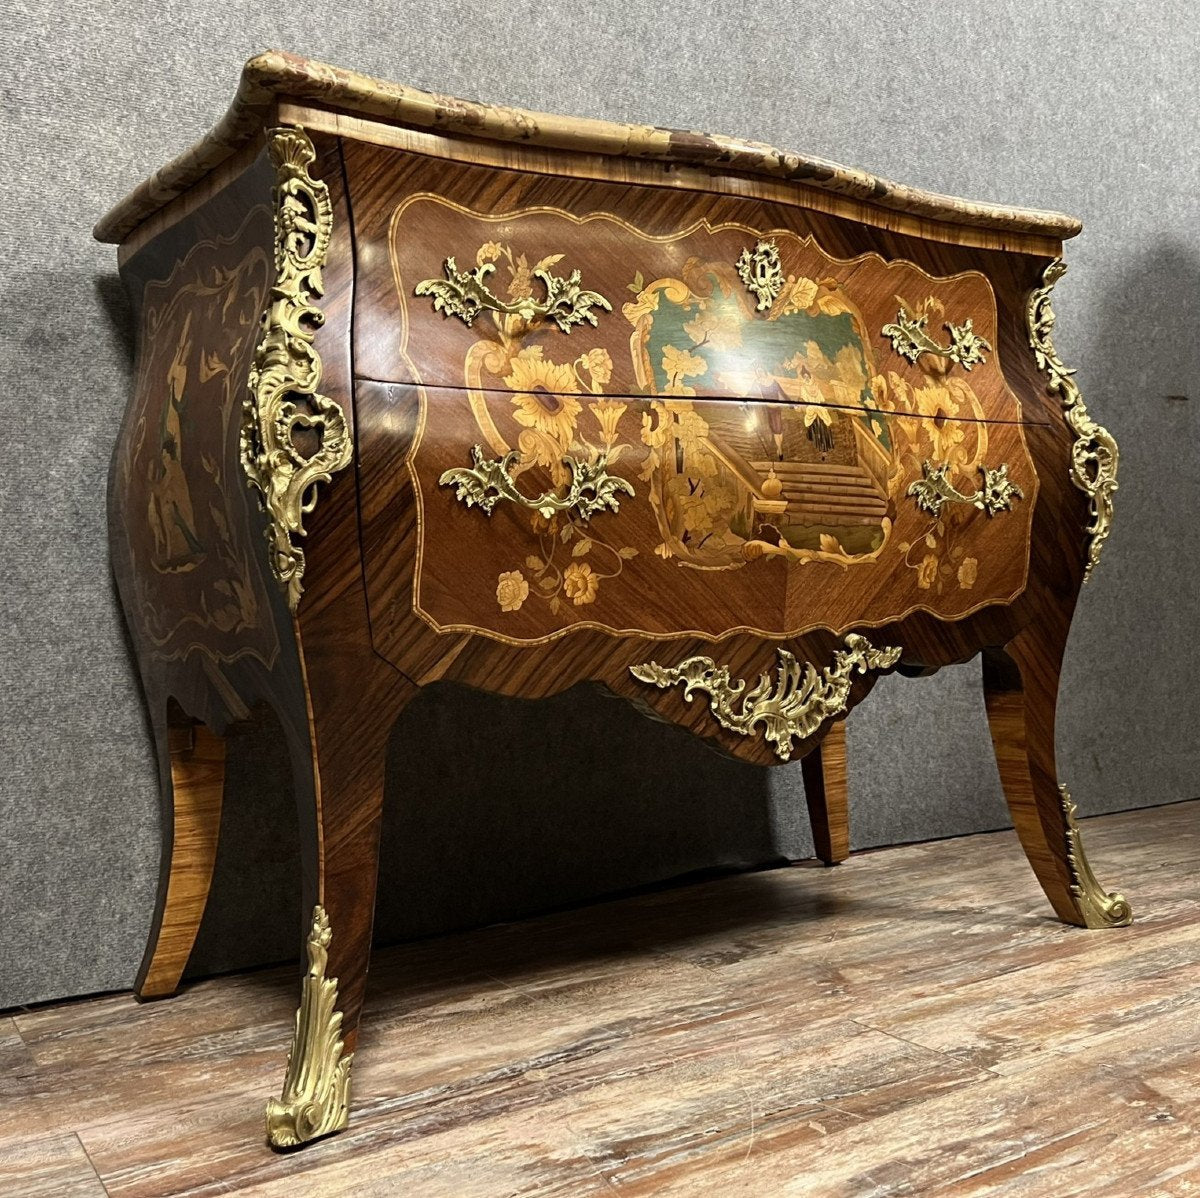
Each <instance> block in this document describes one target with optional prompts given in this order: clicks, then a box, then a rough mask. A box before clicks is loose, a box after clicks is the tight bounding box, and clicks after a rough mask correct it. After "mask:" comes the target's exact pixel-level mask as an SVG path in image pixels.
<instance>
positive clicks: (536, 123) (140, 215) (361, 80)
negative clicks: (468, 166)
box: [93, 50, 1082, 243]
mask: <svg viewBox="0 0 1200 1198" xmlns="http://www.w3.org/2000/svg"><path fill="white" fill-rule="evenodd" d="M277 97H287V98H291V99H294V100H299V101H304V102H308V103H312V104H316V105H320V106H325V107H330V108H336V109H338V110H341V111H343V112H350V113H353V114H356V115H359V116H364V117H370V118H373V119H376V120H383V121H388V122H392V123H394V124H398V125H404V126H408V127H410V128H415V129H425V130H433V131H437V132H448V133H454V134H458V135H469V136H473V137H477V138H480V139H484V140H489V141H500V142H519V143H521V144H522V145H534V146H545V147H549V148H555V149H563V150H575V151H582V152H586V153H592V154H608V155H612V156H615V157H624V158H638V159H649V160H653V161H659V162H672V163H679V164H685V165H689V166H695V167H701V168H703V167H707V168H710V169H713V170H720V171H722V172H736V173H740V174H744V175H749V176H761V177H764V178H770V179H780V180H793V181H796V182H799V183H803V184H804V185H805V186H806V187H810V188H817V189H819V190H823V191H829V192H834V193H836V194H838V195H842V196H847V197H850V198H852V199H856V200H861V201H865V202H867V203H870V204H873V205H876V206H878V207H881V208H886V209H891V210H894V211H898V212H903V213H906V214H908V215H910V216H915V217H919V218H927V219H934V220H939V221H945V222H947V223H950V224H956V225H970V226H975V227H982V228H989V229H996V230H1006V231H1013V232H1023V233H1037V234H1041V235H1043V236H1049V237H1055V238H1059V239H1065V238H1068V237H1073V236H1075V234H1076V233H1078V232H1079V231H1080V229H1081V228H1082V225H1081V223H1080V222H1079V221H1078V220H1076V219H1075V218H1074V217H1070V216H1064V215H1063V214H1061V213H1057V212H1038V211H1034V210H1030V209H1023V208H1007V207H1003V206H1000V205H996V204H984V203H976V202H973V201H970V200H962V199H957V198H955V197H952V196H943V195H937V194H935V193H933V192H927V191H921V190H919V189H917V188H914V187H906V186H904V185H903V184H900V183H891V182H889V181H888V180H886V179H880V178H878V177H877V176H875V175H871V174H868V173H867V172H866V171H861V170H855V169H853V168H851V167H845V166H840V165H838V164H837V163H835V162H828V161H825V160H824V159H820V158H810V157H807V156H805V155H802V154H797V153H794V152H792V151H790V150H779V149H776V148H775V147H773V146H769V145H764V144H762V143H759V142H753V141H743V140H741V139H739V138H729V137H720V136H717V135H715V134H710V133H692V132H687V131H684V130H679V129H660V128H656V127H655V126H652V125H630V124H621V123H618V122H613V121H600V120H592V119H588V118H582V117H566V116H556V115H552V114H549V113H542V112H533V111H529V110H526V109H522V108H507V107H504V106H502V105H498V104H482V103H478V102H475V101H471V100H460V99H456V98H454V97H452V96H441V95H437V94H435V93H433V92H425V91H420V90H418V89H417V88H412V87H404V86H402V85H401V84H398V83H389V82H387V81H385V80H381V79H373V78H371V77H370V76H368V75H361V74H359V73H358V72H356V71H346V70H342V69H341V68H340V67H334V66H329V65H328V64H327V63H323V62H317V61H315V60H314V59H309V58H301V57H299V56H298V55H295V54H288V53H285V52H283V51H279V50H269V51H267V52H266V53H263V54H259V55H257V56H256V57H254V58H252V59H250V61H249V62H247V63H246V65H245V66H244V67H243V68H242V77H241V81H240V83H239V85H238V89H237V93H236V95H235V96H234V98H233V102H232V104H231V105H230V107H229V110H228V112H226V114H225V116H224V117H223V118H222V119H221V120H220V122H219V123H218V124H217V125H216V126H215V127H214V128H213V129H212V130H211V131H210V132H209V133H208V135H207V136H206V137H204V138H203V139H202V140H201V141H200V142H198V143H197V144H196V145H194V146H193V147H192V148H191V149H190V150H188V151H187V152H186V153H184V154H182V155H180V156H179V157H178V158H176V159H174V160H173V161H171V162H169V163H167V164H166V165H165V166H163V167H161V168H160V169H159V170H157V171H155V173H154V174H153V175H151V176H150V177H149V178H148V179H146V180H145V181H144V182H143V183H141V184H139V185H138V186H137V187H136V188H134V190H133V191H132V192H130V193H129V195H127V196H126V197H125V199H123V200H122V201H121V202H120V203H119V204H117V205H116V207H115V208H113V209H112V210H111V211H110V212H108V213H107V215H105V216H104V217H103V219H101V221H100V222H99V223H98V224H97V225H96V227H95V229H94V231H93V232H94V235H95V237H96V238H97V240H99V241H110V242H118V243H119V242H121V241H123V240H124V239H125V238H126V237H127V236H128V235H129V234H130V233H131V232H132V231H133V230H134V229H135V228H136V227H137V226H138V225H139V224H141V222H142V221H144V220H145V219H146V218H147V217H149V216H150V215H152V214H153V213H154V212H156V211H158V209H159V208H161V207H163V205H165V204H167V203H168V202H169V201H170V200H172V199H174V198H175V197H176V196H178V195H181V194H182V193H183V192H185V191H187V189H188V188H189V187H191V186H192V185H193V184H195V183H196V182H198V181H199V180H200V179H202V178H203V177H204V176H205V175H206V174H207V173H208V172H209V171H211V170H213V169H214V168H215V167H217V166H219V165H220V164H221V163H222V162H224V161H225V160H226V159H228V158H229V157H230V156H232V155H233V154H234V153H236V152H237V151H238V150H240V149H241V148H242V147H243V146H245V145H246V144H247V142H249V141H250V139H251V138H253V137H255V136H256V135H257V134H258V132H259V130H260V129H261V128H262V126H263V123H264V121H265V120H267V119H268V116H269V113H270V109H271V106H272V104H273V103H274V101H275V100H276V98H277Z"/></svg>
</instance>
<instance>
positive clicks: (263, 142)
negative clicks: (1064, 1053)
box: [96, 53, 1130, 1147]
mask: <svg viewBox="0 0 1200 1198" xmlns="http://www.w3.org/2000/svg"><path fill="white" fill-rule="evenodd" d="M1078 229H1079V226H1078V224H1077V223H1076V222H1075V221H1073V220H1071V219H1070V218H1068V217H1064V216H1059V215H1056V214H1052V213H1037V212H1026V211H1021V210H1016V209H1007V208H998V207H992V206H988V205H981V204H971V203H968V202H966V201H962V200H954V199H950V198H947V197H943V196H934V195H928V194H925V193H922V192H917V191H914V190H912V189H908V188H903V187H899V186H897V185H895V184H891V183H887V182H886V181H884V180H880V179H875V178H872V177H871V176H868V175H865V174H863V173H862V172H858V171H852V170H847V169H844V168H841V167H834V166H831V165H830V164H828V163H821V162H815V161H810V160H807V159H804V158H802V157H800V156H797V155H794V154H785V153H782V152H780V151H776V150H772V149H770V148H769V147H766V146H762V145H758V144H755V143H741V142H736V141H730V140H727V139H722V138H718V137H713V136H709V135H706V134H694V133H680V132H677V131H667V130H661V129H651V128H644V127H640V126H632V125H613V124H607V123H603V122H598V121H586V120H571V119H567V118H562V117H554V116H549V115H547V114H542V113H529V112H522V111H518V110H515V109H506V108H498V107H492V106H488V105H479V104H470V103H465V102H463V101H458V100H451V99H448V98H445V97H440V96H435V95H430V94H428V93H424V92H419V91H415V90H412V89H409V88H404V87H399V86H397V85H394V84H389V83H384V82H381V81H379V80H374V79H368V78H366V77H365V76H361V75H357V74H354V73H352V72H347V71H341V70H338V69H336V68H333V67H328V66H325V65H323V64H318V63H312V62H308V61H305V60H303V59H298V58H294V57H291V56H289V55H284V54H278V53H271V54H266V55H262V56H260V57H259V58H256V59H253V60H252V61H251V62H250V63H248V64H247V65H246V67H245V70H244V72H243V78H242V85H241V87H240V89H239V91H238V95H237V97H236V98H235V101H234V103H233V106H232V108H231V109H230V112H229V114H228V115H227V117H226V118H225V119H224V120H223V121H222V122H221V124H220V125H218V126H217V128H216V129H214V130H213V132H212V133H211V134H210V135H209V136H208V137H207V138H206V139H205V140H204V141H203V142H201V143H200V144H199V145H198V146H196V147H195V148H194V149H193V150H192V151H190V152H189V153H188V154H186V155H184V156H183V157H182V158H179V159H176V160H175V161H174V162H173V163H171V164H170V165H169V166H167V167H165V168H164V169H163V170H162V171H160V172H159V173H158V174H157V175H155V176H154V177H153V178H151V179H150V180H148V181H147V182H146V183H145V184H143V185H142V186H141V187H139V188H138V189H137V190H136V191H134V192H133V193H132V194H131V195H130V196H129V197H128V198H127V199H126V200H125V201H123V202H122V203H121V204H120V205H118V207H117V208H115V209H114V210H113V211H112V212H111V213H110V214H109V215H108V216H107V217H106V218H105V219H104V220H103V221H102V222H101V224H100V225H99V226H98V227H97V230H96V234H97V236H98V237H100V238H101V239H103V240H108V241H114V242H117V243H119V244H120V247H121V249H120V263H121V272H122V276H123V278H124V280H125V283H126V285H127V287H128V289H129V292H130V295H131V297H132V300H133V304H134V307H135V312H136V319H137V330H138V333H137V336H138V359H137V369H136V378H135V385H134V393H133V398H132V399H131V401H130V404H129V408H128V410H127V413H126V416H125V420H124V423H123V424H122V427H121V431H120V435H119V438H118V445H117V452H116V454H115V457H114V462H113V470H112V475H111V486H110V500H109V510H110V530H111V547H112V556H113V564H114V569H115V572H116V576H117V581H118V586H119V590H120V595H121V601H122V604H123V607H124V610H125V614H126V617H127V620H128V622H129V626H130V630H131V635H132V639H133V644H134V648H135V651H136V654H137V659H138V664H139V667H140V670H141V673H142V677H143V680H144V684H145V691H146V695H147V699H148V701H149V704H150V714H151V720H152V726H153V728H154V732H155V736H156V740H157V746H158V753H159V760H160V765H161V772H162V778H163V811H164V821H163V826H164V848H163V865H162V885H161V886H160V891H159V901H158V905H157V910H156V916H155V921H154V928H153V932H152V934H151V937H150V944H149V946H148V948H147V952H146V957H145V960H144V962H143V966H142V970H141V973H140V975H139V978H138V982H137V991H138V994H139V995H140V996H141V997H156V996H161V995H165V994H170V993H172V992H173V991H174V990H175V988H176V986H177V985H178V982H179V978H180V976H181V973H182V971H183V968H184V965H185V964H186V961H187V958H188V955H189V953H190V951H191V947H192V943H193V940H194V938H195V934H196V930H197V927H198V925H199V921H200V918H201V915H202V913H203V910H204V905H205V900H206V898H207V893H208V887H209V882H210V879H211V874H212V868H213V862H214V859H215V854H216V851H217V837H218V832H219V821H220V810H221V778H222V776H223V762H224V752H223V743H222V738H223V737H225V736H227V735H228V734H230V733H231V732H232V731H234V730H235V729H236V728H237V727H238V726H239V725H240V724H242V723H243V722H245V721H248V720H250V719H251V718H252V717H253V716H254V714H255V712H256V711H260V710H262V709H269V710H272V711H273V712H274V713H275V715H276V717H277V718H278V721H279V726H280V728H281V730H282V732H281V734H282V736H283V737H284V738H285V740H286V745H287V749H288V752H289V755H290V759H291V762H292V766H293V772H294V775H295V783H296V787H297V790H298V792H299V798H300V809H301V812H302V820H301V823H302V844H303V853H302V857H303V867H304V894H305V910H306V912H309V913H310V918H309V920H308V922H307V924H306V929H305V935H304V961H305V970H304V976H303V980H302V988H301V1002H300V1009H299V1012H298V1015H297V1023H296V1032H295V1039H294V1043H293V1047H292V1052H291V1056H290V1058H289V1063H288V1067H287V1071H286V1075H285V1079H284V1084H283V1092H282V1094H281V1096H280V1097H279V1098H277V1099H273V1100H272V1101H271V1103H270V1106H269V1109H268V1115H267V1127H268V1138H269V1141H270V1143H271V1144H273V1145H274V1146H276V1147H289V1146H294V1145H297V1144H301V1143H304V1142H306V1141H309V1140H312V1139H315V1138H318V1137H320V1136H322V1135H326V1134H328V1133H330V1132H333V1131H337V1130H339V1129H340V1128H341V1127H343V1126H345V1124H346V1121H347V1118H348V1111H349V1104H350V1076H351V1061H352V1056H353V1052H354V1049H355V1045H356V1041H357V1038H358V1025H359V1018H360V1013H361V1009H362V1002H363V995H364V992H365V984H366V973H367V962H368V955H369V950H370V941H371V923H372V918H373V911H374V897H375V895H374V887H375V882H374V879H375V874H376V863H377V856H378V841H379V826H380V809H381V803H382V798H383V791H384V777H383V770H384V759H385V752H384V750H385V746H386V742H387V738H388V734H389V731H390V729H391V727H392V725H393V724H394V722H395V720H396V717H397V715H398V714H399V712H400V711H401V710H402V708H403V707H404V706H405V704H407V703H408V702H409V701H410V700H411V699H412V697H413V696H414V695H415V694H416V693H417V692H418V690H419V688H420V687H422V686H425V685H428V684H430V683H433V682H437V681H440V680H443V679H445V680H454V681H456V682H459V683H463V684H467V685H471V686H476V687H481V688H486V689H489V690H493V691H497V692H501V693H504V694H509V695H518V696H522V697H526V698H538V697H542V696H546V695H549V694H552V693H554V692H557V691H560V690H563V689H565V688H566V687H569V686H572V685H574V684H575V683H577V682H581V681H591V682H596V683H599V684H601V685H603V686H605V687H607V688H608V689H609V690H610V691H612V692H613V693H614V694H617V695H620V696H624V697H626V698H628V699H629V700H631V701H633V702H635V703H637V704H639V705H640V706H642V707H643V708H648V709H651V710H652V711H653V712H654V713H655V714H656V715H658V716H659V717H661V718H663V719H666V720H669V721H671V722H674V723H677V724H680V725H682V726H683V727H686V728H687V729H689V730H690V731H692V732H694V733H695V734H696V735H698V736H701V737H704V738H706V739H707V740H709V741H710V742H711V743H713V744H714V745H715V746H716V747H718V748H719V749H721V750H722V751H724V752H727V753H730V754H733V755H735V756H738V757H741V758H743V759H745V760H748V761H752V762H757V763H761V764H774V763H778V762H782V761H788V760H797V759H803V762H804V775H805V785H806V791H807V795H808V806H809V811H810V814H811V816H812V819H813V827H814V839H815V842H816V845H817V851H818V854H819V855H820V856H821V857H822V858H823V859H824V860H825V861H826V862H828V863H833V862H835V861H839V860H841V859H843V858H844V857H845V856H846V854H847V851H848V841H847V832H846V828H847V823H846V810H845V804H846V794H845V759H844V749H843V739H842V725H841V723H840V721H841V720H842V719H843V718H844V717H845V716H846V714H847V713H848V712H849V711H850V710H851V709H852V708H853V707H854V706H855V705H856V704H857V703H859V702H861V701H862V700H863V699H864V698H865V697H866V695H867V694H868V692H869V691H870V689H871V686H872V685H873V683H874V681H875V680H876V679H877V678H878V677H879V676H880V675H881V674H883V673H885V672H888V671H891V670H900V671H902V672H905V673H911V674H917V673H928V672H931V671H933V670H936V669H937V668H939V667H940V666H943V665H947V664H950V663H954V662H961V661H965V660H967V659H969V658H970V657H972V656H973V655H975V654H977V653H982V655H983V659H984V688H985V695H986V700H987V711H988V719H989V723H990V725H991V731H992V736H993V740H994V743H995V747H996V754H997V760H998V762H999V765H1000V772H1001V777H1002V780H1003V783H1004V788H1005V793H1006V796H1007V798H1008V801H1009V804H1010V808H1011V811H1012V816H1013V821H1014V823H1015V824H1016V827H1017V830H1018V833H1019V835H1020V838H1021V842H1022V845H1023V846H1024V848H1025V850H1026V852H1027V854H1028V856H1029V860H1030V863H1031V864H1032V866H1033V868H1034V871H1035V873H1036V874H1037V877H1038V880H1039V881H1040V882H1041V885H1042V887H1043V889H1044V890H1045V892H1046V895H1047V896H1048V898H1049V899H1050V902H1051V903H1052V905H1053V906H1054V909H1055V911H1056V912H1057V913H1058V915H1059V916H1060V917H1061V918H1062V919H1064V920H1066V921H1067V922H1069V923H1074V924H1079V925H1083V926H1088V927H1100V926H1107V925H1113V924H1120V923H1126V922H1128V921H1129V918H1130V913H1129V907H1128V905H1127V904H1126V903H1125V900H1124V899H1123V898H1122V897H1121V896H1120V895H1117V894H1110V893H1106V892H1105V891H1104V890H1103V889H1102V888H1101V887H1100V886H1099V884H1098V883H1097V881H1096V879H1095V877H1094V875H1093V874H1092V871H1091V868H1090V866H1089V865H1088V862H1087V859H1086V857H1085V856H1084V853H1083V848H1082V844H1081V842H1080V837H1079V830H1078V827H1077V824H1076V821H1075V815H1074V812H1075V808H1074V804H1073V802H1072V800H1071V798H1070V796H1069V795H1068V793H1067V791H1066V789H1065V787H1062V786H1060V784H1059V782H1058V779H1057V774H1056V770H1055V764H1054V711H1055V704H1056V695H1057V688H1058V677H1059V668H1060V664H1061V659H1062V653H1063V647H1064V645H1065V643H1066V637H1067V632H1068V628H1069V625H1070V621H1071V615H1072V611H1073V608H1074V605H1075V600H1076V596H1077V594H1078V592H1079V589H1080V586H1081V584H1082V583H1083V581H1084V580H1085V578H1086V576H1087V574H1088V573H1089V572H1090V571H1091V569H1092V568H1093V567H1094V566H1095V564H1096V562H1097V561H1098V560H1099V557H1100V553H1101V550H1102V547H1103V545H1104V542H1105V538H1106V537H1107V535H1108V528H1109V523H1110V521H1111V516H1112V494H1113V492H1114V491H1115V489H1116V471H1117V447H1116V443H1115V441H1114V440H1113V439H1112V437H1111V436H1109V434H1108V433H1107V432H1106V431H1105V430H1104V429H1103V428H1101V427H1100V426H1099V425H1098V424H1096V423H1095V422H1094V421H1093V420H1092V419H1091V418H1090V417H1089V415H1088V413H1087V409H1086V408H1085V407H1084V403H1083V399H1082V396H1081V394H1080V392H1079V388H1078V386H1077V385H1076V383H1075V382H1074V379H1073V378H1072V373H1071V371H1070V370H1069V369H1068V368H1067V367H1066V366H1065V365H1064V364H1063V363H1062V361H1061V360H1060V359H1059V358H1058V355H1057V353H1056V352H1055V349H1054V344H1053V339H1052V332H1053V321H1054V314H1053V311H1052V310H1051V307H1050V290H1051V288H1052V286H1053V284H1054V282H1055V281H1056V280H1057V278H1058V277H1059V275H1060V274H1061V273H1062V270H1063V269H1064V267H1063V265H1062V263H1061V259H1060V253H1061V248H1062V243H1063V241H1064V240H1065V239H1066V238H1069V237H1071V236H1073V235H1074V234H1075V233H1076V232H1078Z"/></svg>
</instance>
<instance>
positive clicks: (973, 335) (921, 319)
mask: <svg viewBox="0 0 1200 1198" xmlns="http://www.w3.org/2000/svg"><path fill="white" fill-rule="evenodd" d="M928 319H929V317H928V316H915V317H914V316H909V314H908V312H907V311H906V310H905V309H904V308H901V309H900V311H899V312H898V313H897V314H896V323H895V324H885V325H884V326H883V329H882V330H881V331H882V333H883V335H884V336H885V337H890V338H891V339H892V349H894V350H895V351H896V353H898V354H899V355H900V356H901V357H902V358H907V359H908V360H909V361H910V362H915V361H916V360H917V359H918V358H919V357H920V356H921V355H922V354H935V355H936V356H937V357H939V358H948V359H949V360H950V361H951V362H957V363H958V364H959V365H960V366H961V367H962V368H963V369H964V370H970V369H971V367H972V366H978V365H979V364H980V363H981V362H982V363H986V362H987V358H985V357H984V356H983V354H984V351H985V350H986V351H987V352H988V353H989V354H990V353H991V352H992V347H991V345H990V344H989V343H988V342H987V341H986V340H985V339H984V338H983V337H981V336H980V335H979V334H978V333H977V332H975V328H974V326H973V325H972V323H971V320H970V318H969V317H968V318H967V320H966V321H964V322H963V323H962V324H947V325H946V326H945V328H946V331H947V332H948V333H949V334H950V344H949V345H940V344H938V342H936V341H935V340H934V339H933V338H932V337H931V336H930V335H929V332H928V330H927V329H926V328H925V324H926V322H927V321H928Z"/></svg>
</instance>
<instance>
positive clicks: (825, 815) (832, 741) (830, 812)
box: [800, 720, 850, 865]
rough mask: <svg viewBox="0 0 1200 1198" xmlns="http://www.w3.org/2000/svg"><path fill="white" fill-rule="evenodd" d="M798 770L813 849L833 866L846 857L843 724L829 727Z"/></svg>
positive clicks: (847, 826) (847, 831)
mask: <svg viewBox="0 0 1200 1198" xmlns="http://www.w3.org/2000/svg"><path fill="white" fill-rule="evenodd" d="M800 768H801V770H802V771H803V774H804V799H805V802H806V803H807V804H808V819H809V823H811V824H812V834H813V848H814V850H815V852H816V854H817V857H818V858H820V860H822V861H824V862H825V864H826V865H837V863H838V862H839V861H845V860H846V858H847V857H849V856H850V805H849V794H848V786H847V781H846V772H847V771H846V722H845V720H838V721H837V722H836V723H834V724H832V725H831V726H830V728H829V731H828V732H827V733H826V734H825V739H824V740H823V741H821V743H820V745H818V746H817V748H816V749H814V750H813V751H812V752H811V753H809V754H808V756H807V757H804V758H802V759H801V762H800Z"/></svg>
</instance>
